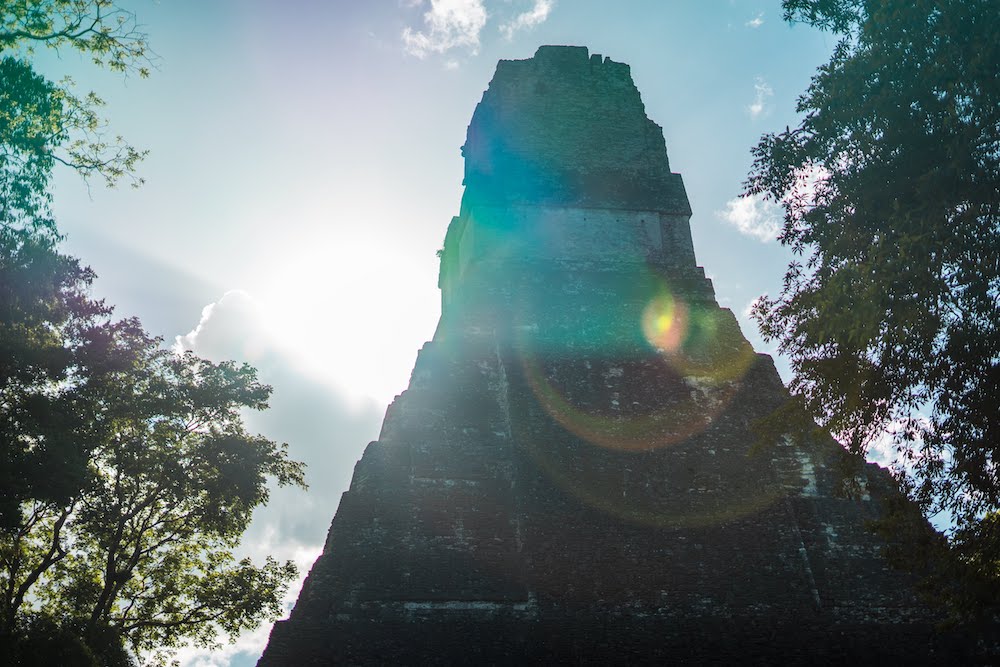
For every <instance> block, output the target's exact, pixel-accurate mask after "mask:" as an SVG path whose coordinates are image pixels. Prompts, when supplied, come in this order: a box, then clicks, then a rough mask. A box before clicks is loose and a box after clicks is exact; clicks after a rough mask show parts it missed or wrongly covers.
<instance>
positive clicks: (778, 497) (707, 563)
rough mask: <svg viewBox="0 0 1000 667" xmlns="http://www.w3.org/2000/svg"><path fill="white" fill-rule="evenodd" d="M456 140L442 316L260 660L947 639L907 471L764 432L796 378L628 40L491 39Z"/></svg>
mask: <svg viewBox="0 0 1000 667" xmlns="http://www.w3.org/2000/svg"><path fill="white" fill-rule="evenodd" d="M462 153H463V155H464V156H465V194H464V197H463V199H462V203H461V209H460V212H459V215H458V216H457V217H455V218H453V219H452V221H451V224H450V226H449V227H448V232H447V235H446V237H445V243H444V250H443V252H442V257H441V273H440V283H439V286H440V288H441V294H442V313H441V320H440V323H439V325H438V328H437V331H436V332H435V335H434V339H433V340H432V341H431V342H429V343H427V344H426V345H425V346H424V347H423V349H422V350H421V351H420V353H419V356H418V358H417V361H416V365H415V367H414V369H413V373H412V377H411V380H410V385H409V388H408V389H407V390H406V391H404V392H403V393H402V394H401V395H400V396H398V397H397V398H396V400H395V401H394V402H393V403H392V405H391V406H389V409H388V411H387V412H386V416H385V421H384V424H383V426H382V431H381V435H380V436H379V439H378V440H377V441H376V442H373V443H371V444H370V445H368V448H367V449H366V451H365V453H364V456H363V457H362V458H361V460H360V461H359V462H358V464H357V466H356V468H355V471H354V477H353V481H352V482H351V486H350V490H348V491H347V492H346V493H345V494H344V495H343V498H342V500H341V502H340V507H339V508H338V509H337V513H336V516H335V517H334V519H333V525H332V526H331V528H330V532H329V536H328V538H327V541H326V546H325V548H324V551H323V553H322V555H321V556H320V557H319V559H318V560H317V561H316V564H315V565H314V567H313V568H312V571H311V572H310V574H309V577H308V579H306V582H305V585H304V587H303V589H302V592H301V595H300V596H299V599H298V602H297V604H296V606H295V608H294V610H293V611H292V613H291V616H290V618H289V619H288V620H286V621H279V622H278V623H276V624H275V626H274V629H273V630H272V633H271V638H270V643H269V645H268V647H267V649H266V651H265V653H264V655H263V657H262V658H261V660H260V663H259V664H260V665H262V666H273V665H287V666H293V665H294V666H297V665H331V664H369V663H379V664H510V663H557V664H562V663H569V664H632V663H648V664H664V663H670V662H682V663H696V664H697V663H705V662H708V663H717V664H729V663H733V662H739V663H747V662H763V663H780V664H795V663H798V664H801V663H809V664H816V663H820V664H822V663H826V662H830V663H834V664H840V663H843V662H846V661H848V660H854V661H860V662H864V663H868V662H873V661H876V660H889V659H894V660H898V659H902V658H905V659H907V660H908V661H910V662H925V661H934V662H938V661H939V658H940V655H939V656H938V658H935V642H934V641H933V640H932V639H931V634H932V632H931V626H932V620H933V617H932V616H931V615H930V614H929V612H928V611H927V610H926V609H925V608H924V607H923V606H922V605H921V603H920V602H919V601H918V600H917V598H916V597H915V595H914V593H913V585H912V581H911V580H910V579H908V578H907V576H906V575H904V574H902V573H900V572H898V571H896V570H893V569H892V568H891V567H890V566H889V564H888V562H887V560H886V559H885V557H884V556H883V548H884V547H885V543H884V542H883V541H882V540H881V538H879V537H877V536H876V535H875V534H874V533H873V532H872V531H871V530H869V528H868V522H869V521H870V520H871V519H873V518H876V517H878V516H879V515H880V514H881V513H882V512H883V511H884V507H885V503H886V501H887V499H891V498H893V497H895V496H896V494H897V493H898V492H897V491H896V487H895V486H894V485H893V483H892V482H891V480H890V478H889V476H888V474H887V473H886V472H885V471H884V470H882V469H881V468H878V467H877V466H875V465H873V464H868V465H864V464H860V465H858V466H856V470H857V471H858V472H857V474H856V475H853V474H852V475H853V476H852V477H851V479H846V478H845V475H844V473H843V472H838V471H839V470H841V469H842V466H837V465H835V462H836V461H837V460H839V459H841V458H843V456H844V452H843V450H842V449H841V448H840V447H839V446H837V445H836V444H835V443H834V442H833V441H832V440H830V439H826V440H823V441H803V440H801V439H798V440H796V439H795V438H792V437H788V438H785V439H784V441H783V442H782V443H781V444H779V445H775V446H771V447H763V448H759V447H757V448H755V447H754V446H753V445H754V442H755V437H754V435H753V434H752V433H751V430H750V427H751V425H752V424H753V422H754V421H755V420H757V419H758V418H760V417H763V416H765V415H767V414H769V413H771V412H772V411H773V410H774V409H775V408H777V407H778V406H779V405H781V404H782V403H783V402H784V401H785V400H786V399H787V393H786V390H785V388H784V386H783V384H782V382H781V380H780V378H779V377H778V374H777V372H776V371H775V368H774V364H773V363H772V360H771V358H770V357H768V356H767V355H763V354H757V353H755V352H754V351H753V349H751V346H750V344H749V343H748V342H747V341H746V339H745V338H744V337H743V335H742V334H741V332H740V329H739V326H738V324H737V321H736V318H735V317H734V316H733V314H732V312H730V311H729V310H728V309H725V308H721V307H719V305H718V303H717V302H716V299H715V294H714V291H713V288H712V284H711V281H710V280H708V279H706V277H705V273H704V270H703V269H702V268H701V267H699V266H698V265H697V261H696V259H695V253H694V248H693V246H692V241H691V231H690V227H689V219H690V216H691V208H690V205H689V202H688V199H687V195H686V193H685V189H684V183H683V180H682V179H681V176H680V174H677V173H673V172H671V169H670V164H669V162H668V160H667V152H666V147H665V145H664V140H663V133H662V131H661V128H660V127H659V126H658V125H657V124H656V123H654V122H653V121H651V120H650V119H649V118H647V117H646V113H645V109H644V107H643V104H642V101H641V99H640V97H639V91H638V90H637V89H636V87H635V85H634V84H633V82H632V78H631V74H630V70H629V67H628V65H625V64H622V63H618V62H613V61H612V60H610V59H609V58H602V57H601V56H600V55H598V54H593V55H590V54H588V51H587V49H586V48H583V47H555V46H543V47H541V48H540V49H538V52H537V53H536V54H535V56H534V57H533V58H531V59H528V60H519V61H500V63H499V64H498V66H497V70H496V74H495V76H494V77H493V80H492V81H491V82H490V84H489V89H488V90H487V91H486V93H485V94H484V95H483V98H482V101H481V102H480V103H479V105H478V107H477V108H476V111H475V113H474V114H473V117H472V122H471V124H470V125H469V129H468V138H467V141H466V143H465V146H463V148H462ZM758 450H759V451H758ZM848 487H850V488H851V489H853V493H846V492H845V489H846V488H848Z"/></svg>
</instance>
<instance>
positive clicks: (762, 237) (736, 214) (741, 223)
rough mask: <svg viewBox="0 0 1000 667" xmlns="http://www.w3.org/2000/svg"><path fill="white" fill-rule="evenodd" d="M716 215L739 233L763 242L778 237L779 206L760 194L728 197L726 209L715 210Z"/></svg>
mask: <svg viewBox="0 0 1000 667" xmlns="http://www.w3.org/2000/svg"><path fill="white" fill-rule="evenodd" d="M717 215H718V216H719V217H720V218H722V219H723V220H725V221H726V222H728V223H729V224H731V225H733V226H734V227H736V229H738V230H739V231H740V233H741V234H746V235H747V236H750V237H753V238H755V239H757V240H758V241H763V242H765V243H767V242H770V241H773V240H775V239H776V238H778V233H779V232H780V231H781V225H782V209H781V207H780V206H778V205H777V204H775V203H774V202H771V201H767V200H765V199H764V198H763V197H762V196H760V195H751V196H749V197H736V198H735V199H730V200H729V201H728V202H726V210H725V211H719V212H717Z"/></svg>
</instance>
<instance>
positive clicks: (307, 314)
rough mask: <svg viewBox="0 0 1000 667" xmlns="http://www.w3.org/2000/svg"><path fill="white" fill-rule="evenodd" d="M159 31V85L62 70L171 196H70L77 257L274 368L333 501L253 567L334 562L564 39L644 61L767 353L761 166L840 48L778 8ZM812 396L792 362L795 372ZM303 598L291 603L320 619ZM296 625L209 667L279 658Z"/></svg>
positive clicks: (722, 291) (139, 305)
mask: <svg viewBox="0 0 1000 667" xmlns="http://www.w3.org/2000/svg"><path fill="white" fill-rule="evenodd" d="M125 6H127V7H128V8H129V9H131V10H133V11H134V12H135V14H136V16H137V18H138V22H139V24H140V26H141V27H142V29H143V30H144V31H146V32H147V33H148V35H149V41H150V44H151V47H152V50H153V51H154V52H155V54H156V55H155V61H154V65H155V68H154V70H153V71H152V74H151V76H150V77H149V78H148V79H139V78H137V77H135V76H131V77H128V78H126V79H124V80H123V79H122V77H121V76H120V75H115V74H113V73H108V72H102V71H99V70H95V69H94V68H93V67H91V66H90V65H89V64H88V63H87V62H85V61H83V60H81V59H80V58H77V57H75V56H74V55H73V54H69V53H62V54H58V57H56V56H55V55H52V54H48V55H43V56H41V58H42V64H43V66H44V68H43V69H44V71H46V72H47V73H49V74H50V75H51V76H54V77H56V78H59V77H61V76H62V75H63V74H71V75H72V76H73V78H74V80H75V81H76V83H77V86H78V87H79V88H80V89H81V90H84V91H85V90H91V89H93V90H95V91H96V92H98V93H99V94H100V95H101V96H102V97H103V98H104V99H105V100H106V101H107V104H108V106H107V114H106V115H107V116H108V118H109V121H110V128H111V130H112V132H113V133H115V134H121V135H123V136H124V137H125V138H126V139H127V140H128V141H129V142H131V143H132V144H133V145H135V146H136V147H138V148H141V149H146V150H148V151H149V155H148V157H147V158H146V160H145V161H144V162H143V163H142V164H141V165H140V167H139V172H140V175H141V176H142V177H143V178H144V179H145V184H144V185H143V186H142V187H140V188H138V189H132V188H130V187H127V186H120V187H118V188H114V189H107V188H104V187H103V186H101V185H100V184H99V183H90V184H86V183H84V182H82V181H81V180H80V178H79V176H78V175H76V174H74V173H72V172H69V171H68V170H66V171H63V172H60V173H58V174H57V176H56V182H55V192H54V196H55V209H56V216H57V221H58V223H59V225H60V228H61V230H62V231H63V232H64V233H65V234H66V236H67V239H66V242H65V244H64V250H65V251H67V252H69V253H70V254H73V255H76V256H78V257H80V258H81V259H82V260H83V262H84V263H85V264H88V265H90V266H91V267H92V268H93V269H94V270H95V271H96V272H97V274H98V276H99V278H98V280H97V282H96V283H95V287H94V294H95V296H97V297H100V298H104V299H106V300H107V301H108V303H111V304H114V305H115V307H116V313H117V314H118V315H119V316H121V317H125V316H138V317H139V318H140V319H141V320H142V322H143V323H144V325H145V327H146V329H147V330H148V331H149V332H151V333H153V334H155V335H158V336H161V337H162V338H163V341H164V345H166V346H173V347H175V348H183V349H190V350H194V351H195V352H197V353H199V354H201V355H203V356H206V357H209V358H212V359H215V360H221V359H237V360H239V361H247V362H249V363H251V364H253V365H255V366H256V367H257V368H258V369H259V371H260V374H261V377H262V379H263V380H264V381H265V382H267V383H269V384H271V385H273V387H274V394H273V396H272V401H271V408H270V409H269V410H268V411H267V412H264V413H254V414H250V415H248V416H247V423H248V425H249V427H250V428H251V429H253V430H255V431H257V432H260V433H262V434H264V435H266V436H268V437H270V438H273V439H275V440H278V441H281V442H287V443H288V444H289V451H290V455H291V456H292V458H295V459H298V460H301V461H304V462H305V463H306V464H307V465H308V469H307V473H306V479H307V482H308V483H309V485H310V488H309V490H308V491H301V490H278V491H276V492H275V493H273V494H272V500H271V503H270V505H269V506H268V507H266V508H263V509H261V510H259V511H258V512H257V514H256V515H255V519H254V523H253V525H252V526H251V528H250V530H249V531H248V533H247V535H246V536H245V539H244V544H243V546H242V547H241V555H244V554H246V555H250V556H252V557H254V558H256V559H258V562H260V561H262V560H263V558H264V557H265V556H266V555H267V554H271V555H274V556H275V557H277V558H281V559H294V560H296V562H298V564H299V567H300V570H301V574H302V576H303V577H304V576H305V574H306V573H307V572H308V569H309V567H310V566H311V565H312V562H313V561H314V560H315V558H316V557H317V556H318V554H319V552H320V550H321V549H322V544H323V541H324V539H325V537H326V531H327V529H328V528H329V524H330V520H331V519H332V518H333V515H334V512H335V511H336V508H337V503H338V502H339V498H340V495H341V493H343V491H345V490H346V489H347V487H348V485H349V483H350V478H351V474H352V472H353V468H354V463H355V462H356V461H357V459H358V458H359V457H360V455H361V453H362V451H363V450H364V447H365V445H366V444H368V442H370V441H372V440H375V439H377V437H378V432H379V428H380V425H381V420H382V416H383V414H384V412H385V408H386V405H387V404H388V403H389V402H390V401H391V400H392V399H393V397H394V396H395V395H397V394H398V393H400V392H401V391H402V390H403V389H405V388H406V385H407V383H408V380H409V374H410V370H411V368H412V365H413V362H414V359H415V358H416V353H417V350H418V349H419V348H420V346H421V345H422V344H423V343H424V342H425V341H427V340H429V339H430V338H431V337H432V335H433V332H434V327H435V324H436V322H437V318H438V315H439V314H440V294H439V292H438V289H437V270H438V266H437V257H436V255H435V252H436V250H437V249H439V248H440V247H441V245H442V243H443V240H444V234H445V229H446V227H447V225H448V222H449V220H450V219H451V217H452V216H453V215H456V214H457V213H458V207H459V201H460V198H461V194H462V185H461V183H462V169H463V165H462V158H461V154H460V152H459V148H460V147H461V145H462V144H463V143H464V141H465V132H466V128H467V127H468V124H469V120H470V119H471V117H472V112H473V110H474V109H475V106H476V104H477V103H478V102H479V100H480V99H481V97H482V94H483V91H484V90H485V89H486V87H487V85H488V84H489V81H490V79H491V77H492V75H493V71H494V69H495V67H496V63H497V61H498V60H499V59H522V58H529V57H531V56H532V55H533V54H534V52H535V50H536V49H537V47H538V46H539V45H542V44H574V45H581V46H587V47H589V48H590V51H591V53H600V54H602V55H604V56H608V57H610V58H611V59H612V60H616V61H619V62H625V63H628V64H629V65H630V66H631V70H632V76H633V79H634V81H635V83H636V86H637V87H638V89H639V91H640V93H641V95H642V99H643V102H644V103H645V106H646V113H647V115H648V116H649V117H650V118H651V119H653V120H654V121H655V122H656V123H658V124H659V125H661V126H662V127H663V132H664V136H665V139H666V145H667V151H668V155H669V159H670V165H671V168H672V169H673V170H674V171H676V172H680V173H681V174H683V176H684V182H685V184H686V186H687V191H688V197H689V199H690V201H691V206H692V208H693V210H694V215H693V217H692V219H691V228H692V234H693V237H694V244H695V252H696V254H697V257H698V260H699V263H700V264H701V265H702V266H704V267H705V269H706V272H707V274H708V275H709V277H711V278H712V280H713V282H714V285H715V290H716V294H717V297H718V300H719V302H720V304H721V305H722V306H724V307H727V308H730V309H732V310H733V311H734V312H735V313H736V315H737V317H738V319H739V321H740V325H741V327H742V329H743V333H744V334H745V335H746V336H747V338H748V339H749V340H750V341H751V343H752V344H753V345H754V347H755V348H756V349H757V350H758V351H763V352H771V353H773V350H772V349H771V348H770V347H769V346H768V345H767V344H765V343H764V342H763V341H762V340H761V339H760V336H759V335H758V334H757V330H756V327H755V325H754V323H753V322H752V321H751V320H750V318H749V317H748V314H747V313H748V309H749V306H750V304H751V303H752V302H753V300H754V299H755V298H757V297H758V296H760V295H761V294H764V293H769V294H772V295H773V294H776V293H777V291H778V290H779V289H780V286H781V278H782V275H783V272H784V267H785V265H786V264H787V263H788V261H789V259H791V256H790V254H789V253H788V251H787V250H786V249H784V248H782V247H781V246H780V245H779V244H778V243H777V242H776V241H775V237H776V235H777V231H778V228H779V226H780V215H779V213H778V211H777V210H776V209H775V207H774V206H773V205H771V204H768V203H766V202H762V201H759V200H755V199H746V198H741V197H740V194H741V191H742V183H743V181H744V179H745V178H746V175H747V172H748V170H749V168H750V165H751V162H752V156H751V153H750V149H751V148H752V147H753V146H754V145H755V144H756V143H757V140H758V139H759V137H760V135H761V134H763V133H765V132H775V131H780V130H782V129H784V128H785V126H786V125H793V126H794V125H795V124H796V122H797V116H796V113H795V102H796V98H797V97H798V96H799V95H800V94H801V93H802V92H803V91H804V90H805V88H806V86H807V85H808V83H809V79H810V77H811V76H812V74H813V73H814V71H815V69H816V67H817V66H818V65H820V64H822V63H823V62H825V61H826V60H827V58H828V57H829V54H830V52H831V50H832V48H833V46H834V43H835V41H834V38H833V37H832V36H830V35H828V34H823V33H820V32H818V31H816V30H814V29H811V28H809V27H807V26H803V25H789V24H787V23H784V22H783V21H782V20H781V8H780V2H779V1H778V0H767V1H765V0H377V1H376V0H372V1H369V2H358V1H355V0H325V1H321V0H289V1H287V2H280V3H279V2H273V1H266V0H213V2H211V3H204V2H200V1H195V0H170V1H162V2H159V3H156V2H147V1H139V0H136V1H134V2H127V3H126V4H125ZM777 362H778V368H779V371H780V372H782V374H783V376H784V377H785V379H786V380H787V379H788V374H787V364H786V363H784V362H783V361H782V360H781V359H780V358H779V359H777ZM300 585H301V581H299V582H296V584H295V585H294V586H293V588H292V590H291V591H290V592H289V595H288V599H287V602H288V608H290V607H291V605H292V604H293V603H294V599H295V596H296V594H297V592H298V587H299V586H300ZM269 630H270V627H269V626H267V627H263V628H261V629H259V630H258V631H256V632H250V633H246V634H245V635H244V636H241V637H240V638H239V640H238V641H237V643H236V644H235V645H231V646H225V647H223V648H222V649H219V650H215V651H207V650H194V649H189V650H185V651H184V652H183V653H182V654H181V659H182V664H183V665H185V667H190V666H195V665H197V666H199V667H207V666H209V665H212V666H217V667H222V666H228V667H236V666H240V667H242V666H244V665H252V664H254V663H255V662H256V660H257V657H258V656H259V655H260V652H261V650H262V649H263V646H264V644H265V642H266V640H267V634H268V632H269Z"/></svg>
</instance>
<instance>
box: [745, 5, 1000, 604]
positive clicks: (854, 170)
mask: <svg viewBox="0 0 1000 667" xmlns="http://www.w3.org/2000/svg"><path fill="white" fill-rule="evenodd" d="M783 5H784V8H785V18H786V19H788V20H792V21H803V22H805V23H809V24H811V25H814V26H818V27H820V28H822V29H826V30H830V31H833V32H834V33H837V34H839V35H840V36H841V38H840V41H839V43H838V44H837V45H836V47H835V48H834V51H833V55H832V57H831V58H830V60H829V62H828V63H826V64H824V65H822V66H821V67H820V68H819V70H818V72H817V73H816V75H815V76H814V77H813V79H812V82H811V84H810V86H809V88H808V89H807V90H806V92H805V93H804V94H803V95H802V96H801V97H800V98H799V102H798V111H799V112H800V113H801V114H802V121H801V123H800V124H799V125H798V126H797V127H795V128H786V130H785V131H784V132H780V133H776V134H768V135H765V136H764V137H762V139H761V140H760V143H759V144H758V145H757V147H756V148H755V149H754V156H755V162H754V165H753V169H752V171H751V174H750V176H749V178H748V182H747V192H748V194H756V195H764V196H766V197H768V198H771V199H772V200H775V201H778V202H780V203H781V204H782V205H783V207H784V212H785V219H784V227H783V231H782V233H781V236H780V241H781V243H783V244H785V245H786V246H789V247H790V248H791V249H792V250H793V251H794V252H795V253H796V254H797V255H798V256H799V258H797V259H795V260H794V261H793V262H792V263H791V264H790V265H789V267H788V269H787V272H786V274H785V280H784V287H783V290H782V292H781V294H780V295H779V296H778V297H775V298H769V297H764V298H762V299H760V300H759V301H758V303H757V304H756V307H755V309H754V317H755V318H756V319H757V321H758V323H759V325H760V328H761V331H762V333H763V335H764V337H765V338H766V339H769V340H775V341H777V342H778V344H779V349H780V351H781V352H782V353H784V354H785V355H787V356H788V358H789V359H790V361H791V365H792V370H793V372H794V379H793V380H792V383H791V389H792V392H793V395H794V397H795V400H796V402H797V404H798V405H800V406H801V407H804V408H805V409H806V410H807V412H808V413H809V414H811V415H812V416H813V417H814V418H815V419H816V420H817V421H818V422H819V423H820V424H821V425H822V426H823V427H825V428H827V429H829V430H831V431H832V432H833V433H834V434H835V435H836V436H838V438H839V439H840V440H841V441H842V442H843V443H845V444H846V445H847V446H848V447H849V448H850V449H852V450H853V451H856V452H865V451H866V450H868V449H869V448H870V447H871V446H872V445H873V443H875V442H880V443H881V442H884V441H885V439H886V437H887V435H888V437H889V438H890V439H891V440H892V442H893V444H894V445H895V451H896V453H897V457H896V464H897V470H898V472H899V473H900V479H901V480H902V481H903V482H904V484H905V486H906V488H907V490H908V491H909V493H910V494H911V497H912V498H914V499H915V500H916V501H918V503H919V504H920V506H921V508H922V509H923V510H924V511H925V513H926V514H927V515H934V514H937V513H940V512H944V513H945V514H946V515H947V516H949V517H951V520H952V521H953V525H954V530H953V532H952V534H951V538H952V547H953V551H954V552H955V553H957V554H959V555H960V559H959V560H960V562H961V563H964V564H965V565H967V566H968V567H969V571H972V570H975V572H976V574H977V576H979V575H982V577H985V579H982V581H985V580H989V581H991V582H993V583H992V584H990V585H991V586H993V587H994V588H992V589H991V590H992V591H993V592H997V591H1000V589H998V588H995V586H996V582H997V581H998V580H1000V530H998V526H1000V521H998V514H997V512H998V510H1000V468H998V463H1000V460H998V457H1000V411H998V409H997V408H998V406H1000V253H998V252H997V249H998V248H1000V84H998V79H997V72H1000V40H997V35H998V34H1000V4H998V3H997V2H995V0H785V2H784V3H783ZM982 602H983V600H979V601H977V602H976V606H978V607H979V608H982V606H983V604H981V603H982ZM995 604H996V597H995V596H993V599H992V601H991V602H990V605H995Z"/></svg>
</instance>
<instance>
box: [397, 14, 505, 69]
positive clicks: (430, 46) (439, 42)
mask: <svg viewBox="0 0 1000 667" xmlns="http://www.w3.org/2000/svg"><path fill="white" fill-rule="evenodd" d="M485 25H486V7H485V5H484V4H483V0H431V8H430V10H428V11H427V12H426V13H425V14H424V28H423V30H419V31H418V30H413V29H412V28H406V29H404V30H403V45H404V48H405V49H406V51H407V52H408V53H411V54H413V55H415V56H416V57H418V58H425V57H426V56H427V55H428V54H430V53H444V52H445V51H448V50H450V49H453V48H456V47H468V48H469V49H470V50H471V51H472V52H473V53H477V52H478V51H479V33H480V32H481V31H482V29H483V26H485Z"/></svg>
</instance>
